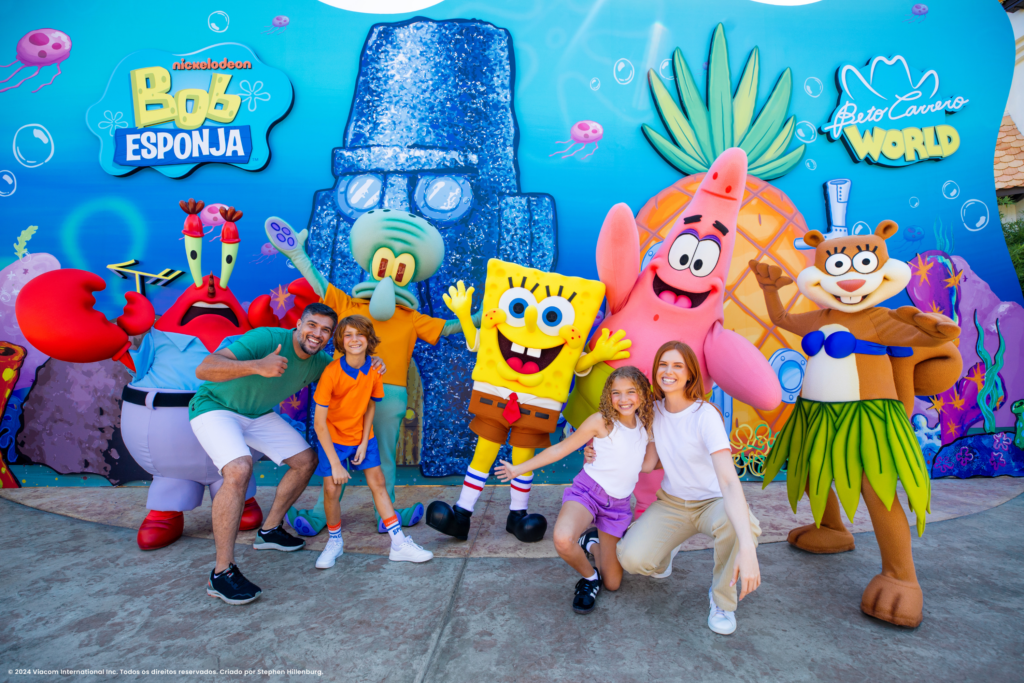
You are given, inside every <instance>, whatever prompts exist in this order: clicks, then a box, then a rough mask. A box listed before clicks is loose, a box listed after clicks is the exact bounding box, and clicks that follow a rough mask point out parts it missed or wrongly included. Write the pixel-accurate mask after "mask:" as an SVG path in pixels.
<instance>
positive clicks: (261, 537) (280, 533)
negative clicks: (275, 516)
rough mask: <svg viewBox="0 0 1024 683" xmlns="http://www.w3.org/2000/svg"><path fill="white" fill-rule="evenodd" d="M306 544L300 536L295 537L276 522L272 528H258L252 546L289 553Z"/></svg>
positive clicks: (257, 548) (258, 548)
mask: <svg viewBox="0 0 1024 683" xmlns="http://www.w3.org/2000/svg"><path fill="white" fill-rule="evenodd" d="M305 545H306V542H305V541H303V540H302V539H301V538H295V537H294V536H292V535H291V534H289V533H288V532H287V531H285V530H284V529H282V528H281V525H280V524H278V525H277V526H276V527H274V528H273V529H267V530H264V529H260V530H259V531H257V532H256V541H255V542H254V543H253V544H252V547H253V548H255V549H256V550H283V551H284V552H286V553H290V552H291V551H293V550H298V549H299V548H302V547H303V546H305Z"/></svg>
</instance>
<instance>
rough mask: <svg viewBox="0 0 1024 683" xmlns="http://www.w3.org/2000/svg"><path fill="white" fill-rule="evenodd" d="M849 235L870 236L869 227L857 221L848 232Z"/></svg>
mask: <svg viewBox="0 0 1024 683" xmlns="http://www.w3.org/2000/svg"><path fill="white" fill-rule="evenodd" d="M850 234H851V235H870V234H871V226H870V225H868V224H867V223H865V222H864V221H857V222H856V223H854V224H853V229H852V230H850Z"/></svg>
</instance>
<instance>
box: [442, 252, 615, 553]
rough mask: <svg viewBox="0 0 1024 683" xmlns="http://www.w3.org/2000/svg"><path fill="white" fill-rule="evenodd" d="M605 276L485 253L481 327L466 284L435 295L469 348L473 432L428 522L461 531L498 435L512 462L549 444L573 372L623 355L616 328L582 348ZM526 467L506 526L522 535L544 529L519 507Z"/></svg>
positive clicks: (533, 536) (539, 534) (530, 536)
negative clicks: (457, 490) (458, 487)
mask: <svg viewBox="0 0 1024 683" xmlns="http://www.w3.org/2000/svg"><path fill="white" fill-rule="evenodd" d="M603 298H604V285H602V284H601V283H600V282H594V281H592V280H584V279H582V278H578V277H567V276H565V275H559V274H558V273H545V272H543V271H539V270H534V269H533V268H526V267H524V266H519V265H516V264H514V263H505V262H504V261H499V260H497V259H491V260H490V261H488V262H487V280H486V282H485V289H484V301H483V311H484V314H483V319H482V322H481V324H480V329H479V330H477V329H476V325H475V324H474V322H473V320H472V319H471V318H470V315H469V312H470V309H471V307H472V299H473V288H472V287H470V288H469V289H468V290H467V289H466V287H465V285H464V284H463V283H462V282H459V283H458V287H450V288H449V290H448V294H446V295H445V297H444V302H445V303H446V304H447V305H448V307H449V308H450V309H452V311H453V312H454V313H455V315H456V316H458V318H459V320H461V321H462V329H463V330H464V331H465V333H466V344H467V345H468V346H469V350H470V351H476V353H477V359H476V365H475V366H474V368H473V393H472V396H471V398H470V403H469V412H470V413H471V414H472V415H473V420H472V422H470V423H469V428H470V429H471V430H473V432H474V433H475V434H476V435H477V436H478V437H479V438H478V439H477V442H476V451H475V452H474V455H473V460H472V461H471V462H470V464H469V468H468V469H467V470H466V478H465V480H464V482H463V484H462V494H461V495H460V496H459V501H458V502H457V503H456V504H455V506H454V507H452V506H449V505H448V504H447V503H444V502H441V501H439V500H435V501H434V502H433V503H431V504H430V507H429V508H428V509H427V524H429V525H430V526H431V527H433V528H435V529H437V530H438V531H440V532H441V533H444V534H447V535H449V536H454V537H455V538H458V539H460V540H463V541H464V540H466V538H467V536H468V534H469V526H470V517H472V515H473V506H474V505H476V501H477V499H478V498H479V497H480V493H481V492H482V491H483V487H484V483H485V482H486V481H487V475H488V473H489V472H490V470H491V466H492V465H493V464H494V459H495V458H496V457H497V455H498V449H499V448H501V447H502V445H504V443H505V441H506V439H507V440H508V442H509V444H510V445H511V446H512V463H513V464H516V465H518V464H519V463H522V462H526V461H527V460H529V459H530V458H532V457H533V452H534V449H537V448H547V447H548V446H550V445H551V438H550V437H551V433H552V432H554V431H555V425H556V423H557V422H558V414H559V412H560V411H561V409H562V403H563V402H564V401H565V399H566V398H567V397H568V395H569V387H570V384H571V382H572V378H573V374H574V373H575V374H576V375H586V374H588V373H589V372H590V371H591V369H592V368H593V366H594V365H595V364H596V363H599V362H601V361H609V360H613V359H614V360H622V359H625V358H628V357H629V352H628V351H627V350H626V349H628V348H629V346H630V342H629V341H628V340H624V339H623V338H622V337H623V335H624V334H625V333H623V332H621V331H620V332H617V333H616V334H614V335H609V331H608V330H604V331H603V332H602V333H601V334H600V336H598V337H596V338H595V342H594V348H593V350H592V351H591V352H590V353H586V352H585V351H584V349H583V345H584V342H585V341H586V335H587V333H588V332H589V331H590V329H591V327H593V325H594V320H595V318H596V317H597V312H598V309H599V308H600V307H601V300H602V299H603ZM532 487H533V472H525V473H523V474H521V475H519V476H518V477H516V478H515V479H513V480H512V481H511V498H512V500H511V503H510V505H509V513H508V519H507V520H506V522H505V530H506V531H508V532H509V533H511V534H514V535H515V537H516V538H517V539H519V540H520V541H522V542H524V543H532V542H535V541H539V540H541V539H542V538H543V537H544V532H545V531H546V530H547V525H548V523H547V520H546V519H544V517H543V516H542V515H538V514H528V513H527V506H528V503H529V500H530V489H531V488H532Z"/></svg>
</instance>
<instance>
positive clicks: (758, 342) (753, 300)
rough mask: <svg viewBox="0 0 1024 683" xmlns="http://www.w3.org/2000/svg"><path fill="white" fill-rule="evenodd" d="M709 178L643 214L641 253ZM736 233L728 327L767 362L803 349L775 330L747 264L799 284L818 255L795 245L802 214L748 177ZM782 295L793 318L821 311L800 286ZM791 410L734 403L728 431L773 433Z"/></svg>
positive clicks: (661, 196)
mask: <svg viewBox="0 0 1024 683" xmlns="http://www.w3.org/2000/svg"><path fill="white" fill-rule="evenodd" d="M704 175H705V174H704V173H695V174H693V175H690V176H687V177H685V178H683V179H682V180H679V181H677V182H675V183H673V184H672V185H670V186H669V187H667V188H665V189H664V190H662V191H661V192H659V193H658V194H657V195H655V196H654V197H652V198H651V199H650V200H648V202H647V203H646V204H644V206H643V208H641V209H640V212H639V213H638V214H637V217H636V225H637V230H638V231H639V233H640V253H641V254H643V255H645V256H646V255H647V253H648V252H650V251H652V250H654V249H657V248H658V247H659V246H660V245H661V242H662V241H663V240H664V239H665V236H666V235H667V234H668V233H669V231H670V230H671V228H672V225H673V223H675V220H676V218H677V217H678V216H679V215H680V214H681V213H682V212H683V210H684V209H685V208H686V205H687V204H689V203H690V200H691V199H693V195H694V193H695V192H696V191H697V187H698V186H699V185H700V181H701V180H702V179H703V178H704ZM736 228H737V230H736V246H735V248H734V250H733V254H732V263H731V264H730V265H729V277H728V280H727V281H726V283H725V286H726V290H725V306H724V308H725V327H726V328H727V329H730V330H735V331H736V332H738V333H739V334H741V335H743V337H745V338H746V339H748V340H750V342H751V343H752V344H754V346H756V347H757V348H759V349H760V350H761V352H762V353H764V355H765V357H766V358H769V357H771V355H772V354H773V353H775V352H776V351H778V350H779V349H785V348H791V349H797V350H799V349H800V337H798V336H796V335H795V334H792V333H790V332H787V331H786V330H783V329H780V328H778V327H776V326H775V325H773V324H772V323H771V321H770V320H769V319H768V311H767V309H766V308H765V305H764V295H763V294H762V293H761V288H760V287H758V285H757V280H756V279H755V278H754V276H753V275H752V274H751V273H750V269H749V268H748V267H747V263H748V261H750V260H751V259H754V260H757V261H760V262H762V263H769V264H772V265H777V266H779V267H780V268H782V270H783V272H784V273H785V274H786V275H787V276H789V277H791V278H793V280H796V276H797V274H799V272H800V271H801V270H803V269H804V268H805V267H807V266H808V265H810V263H811V262H812V259H813V254H814V252H813V251H807V252H801V251H797V249H796V248H795V247H794V246H793V242H794V240H796V239H797V238H798V237H802V236H803V235H804V234H805V233H806V232H807V223H806V222H805V221H804V217H803V215H801V213H800V212H799V211H797V209H796V206H795V205H794V204H793V202H792V201H790V199H789V197H787V196H786V195H785V193H783V192H782V191H781V190H779V189H778V188H777V187H775V186H773V185H771V184H770V183H766V182H765V181H763V180H761V179H759V178H755V177H754V176H747V185H746V190H745V192H744V193H743V205H742V207H741V208H740V215H739V218H738V219H737V226H736ZM652 255H653V254H652ZM808 255H809V256H808ZM645 260H646V259H645ZM779 295H780V296H781V297H782V302H783V304H784V305H785V306H786V310H787V311H790V312H792V313H801V312H804V311H812V310H815V309H817V308H818V306H817V305H816V304H814V303H812V302H811V301H809V300H808V299H807V298H805V297H804V296H803V295H802V294H800V292H798V291H797V289H796V286H795V285H790V286H788V287H784V288H783V289H782V290H781V291H780V292H779ZM791 410H792V405H790V404H788V403H783V404H782V405H780V406H779V407H777V408H775V409H773V410H757V409H755V408H753V407H751V406H748V405H746V404H744V403H740V402H739V401H734V402H733V424H732V425H730V430H729V431H730V433H732V432H734V431H735V430H736V429H737V428H738V427H739V425H742V424H747V425H750V426H751V427H756V425H757V424H759V423H760V422H762V421H763V422H765V423H766V424H767V425H768V426H769V427H770V428H771V430H772V433H773V434H774V433H776V432H778V430H779V429H780V428H781V426H782V424H783V423H784V422H785V421H786V418H787V417H788V416H789V413H790V411H791Z"/></svg>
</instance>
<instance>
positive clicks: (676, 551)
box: [651, 543, 683, 579]
mask: <svg viewBox="0 0 1024 683" xmlns="http://www.w3.org/2000/svg"><path fill="white" fill-rule="evenodd" d="M682 547H683V545H682V544H681V543H680V544H679V545H677V546H676V547H675V548H672V554H671V555H669V558H668V568H667V569H666V570H665V571H663V572H662V573H660V574H651V578H652V579H667V578H668V577H670V576H672V562H673V561H675V559H676V555H678V554H679V549H680V548H682Z"/></svg>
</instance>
